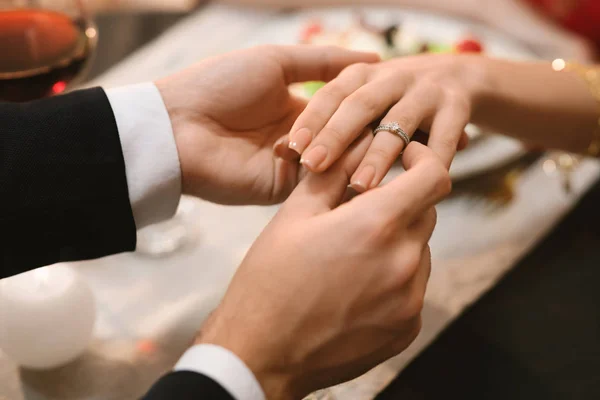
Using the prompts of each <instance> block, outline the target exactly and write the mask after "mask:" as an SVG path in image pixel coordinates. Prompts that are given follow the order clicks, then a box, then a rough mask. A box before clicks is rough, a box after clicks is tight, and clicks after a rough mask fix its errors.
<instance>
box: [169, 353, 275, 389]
mask: <svg viewBox="0 0 600 400" xmlns="http://www.w3.org/2000/svg"><path fill="white" fill-rule="evenodd" d="M174 370H175V371H191V372H197V373H199V374H202V375H204V376H206V377H208V378H210V379H212V380H213V381H215V382H217V383H218V384H219V385H221V386H222V387H223V388H224V389H225V390H227V392H229V394H230V395H231V396H233V397H234V398H235V399H236V400H265V399H266V398H265V394H264V392H263V390H262V387H261V386H260V384H259V383H258V381H257V380H256V377H255V376H254V374H253V373H252V371H250V369H249V368H248V367H247V366H246V364H244V362H243V361H242V360H240V359H239V358H238V357H237V356H236V355H235V354H233V353H232V352H231V351H229V350H227V349H224V348H223V347H220V346H215V345H212V344H199V345H196V346H194V347H192V348H190V349H189V350H188V351H186V352H185V354H184V355H183V356H182V357H181V359H180V360H179V362H178V363H177V365H176V366H175V368H174Z"/></svg>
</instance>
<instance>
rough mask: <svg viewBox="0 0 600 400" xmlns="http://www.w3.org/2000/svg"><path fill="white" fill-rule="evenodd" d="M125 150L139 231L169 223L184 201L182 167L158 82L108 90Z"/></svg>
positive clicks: (130, 192)
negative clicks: (150, 226) (158, 223)
mask: <svg viewBox="0 0 600 400" xmlns="http://www.w3.org/2000/svg"><path fill="white" fill-rule="evenodd" d="M106 95H107V97H108V100H109V102H110V105H111V108H112V110H113V114H114V116H115V120H116V123H117V128H118V130H119V138H120V141H121V147H122V150H123V158H124V160H125V172H126V177H127V186H128V189H129V200H130V202H131V209H132V211H133V217H134V220H135V224H136V227H137V229H140V228H143V227H144V226H147V225H150V224H153V223H157V222H160V221H163V220H166V219H169V218H170V217H172V216H173V215H174V214H175V211H176V210H177V206H178V204H179V198H180V197H181V168H180V165H179V156H178V153H177V147H176V145H175V138H174V136H173V129H172V127H171V120H170V118H169V114H168V112H167V109H166V107H165V104H164V103H163V99H162V97H161V95H160V92H159V91H158V89H157V88H156V86H155V85H154V84H153V83H142V84H137V85H130V86H124V87H120V88H116V89H109V90H106Z"/></svg>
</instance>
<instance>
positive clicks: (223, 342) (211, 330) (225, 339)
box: [194, 314, 301, 400]
mask: <svg viewBox="0 0 600 400" xmlns="http://www.w3.org/2000/svg"><path fill="white" fill-rule="evenodd" d="M220 325H221V324H220V321H219V320H218V317H215V315H214V314H213V316H212V317H211V318H209V320H208V321H207V323H206V324H205V326H203V328H202V330H201V332H200V333H199V334H198V337H197V338H196V340H195V342H194V345H214V346H219V347H221V348H224V349H227V350H228V351H230V352H232V353H233V354H235V355H236V356H237V357H238V358H239V359H240V360H241V361H242V362H243V363H244V364H245V365H246V366H247V367H248V368H249V370H250V371H252V374H253V375H254V377H255V378H256V380H257V381H258V382H259V384H260V386H261V388H262V390H263V392H264V393H265V396H266V398H267V399H282V400H286V399H290V400H292V399H296V398H298V397H301V395H299V394H298V393H296V390H294V385H293V381H294V380H293V378H292V376H291V374H288V373H285V372H283V371H282V367H283V365H282V364H281V363H283V355H282V354H274V353H275V352H274V351H272V350H271V349H269V348H266V346H268V341H267V340H255V339H252V338H251V337H249V336H248V335H247V332H246V331H244V330H237V329H231V327H225V326H223V327H222V329H221V327H220ZM238 333H239V335H238ZM279 358H281V362H277V361H274V360H277V359H279Z"/></svg>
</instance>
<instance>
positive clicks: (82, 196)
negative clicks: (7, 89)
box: [0, 88, 136, 278]
mask: <svg viewBox="0 0 600 400" xmlns="http://www.w3.org/2000/svg"><path fill="white" fill-rule="evenodd" d="M0 161H1V163H2V170H1V171H2V175H1V176H0V202H1V205H2V206H1V207H0V231H1V232H2V234H1V235H0V263H1V264H0V278H2V277H7V276H10V275H14V274H18V273H21V272H24V271H26V270H30V269H33V268H37V267H40V266H43V265H49V264H54V263H57V262H63V261H75V260H86V259H92V258H98V257H102V256H105V255H109V254H115V253H120V252H124V251H131V250H134V249H135V240H136V234H135V231H136V229H135V222H134V219H133V214H132V210H131V205H130V202H129V193H128V188H127V177H126V174H125V162H124V160H123V153H122V150H121V143H120V140H119V133H118V130H117V125H116V121H115V118H114V114H113V112H112V109H111V107H110V103H109V101H108V98H107V97H106V94H105V93H104V91H103V90H102V89H100V88H95V89H89V90H83V91H78V92H74V93H71V94H66V95H63V96H58V97H54V98H49V99H44V100H40V101H35V102H31V103H25V104H10V103H0Z"/></svg>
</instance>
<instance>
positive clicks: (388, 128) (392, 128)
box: [373, 122, 410, 146]
mask: <svg viewBox="0 0 600 400" xmlns="http://www.w3.org/2000/svg"><path fill="white" fill-rule="evenodd" d="M379 132H390V133H393V134H395V135H398V136H400V138H401V139H402V140H404V143H406V146H408V145H409V144H410V137H408V135H407V134H406V132H404V130H403V129H402V128H401V127H400V124H398V123H397V122H392V123H389V124H382V125H379V126H378V127H377V128H376V129H375V131H373V134H374V135H377V134H378V133H379Z"/></svg>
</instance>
